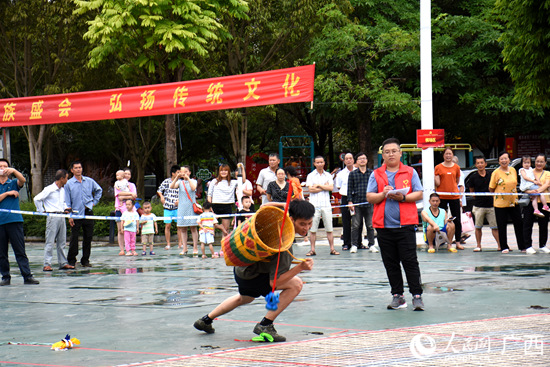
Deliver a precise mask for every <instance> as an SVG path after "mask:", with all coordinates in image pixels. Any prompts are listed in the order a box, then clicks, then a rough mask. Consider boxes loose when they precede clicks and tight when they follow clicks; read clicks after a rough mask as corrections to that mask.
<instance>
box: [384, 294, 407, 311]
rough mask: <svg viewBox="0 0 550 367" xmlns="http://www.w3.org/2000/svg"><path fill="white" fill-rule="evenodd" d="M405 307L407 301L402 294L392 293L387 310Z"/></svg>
mask: <svg viewBox="0 0 550 367" xmlns="http://www.w3.org/2000/svg"><path fill="white" fill-rule="evenodd" d="M405 307H407V301H405V297H403V295H402V294H394V295H393V299H392V300H391V303H390V304H389V305H388V310H397V309H400V308H405Z"/></svg>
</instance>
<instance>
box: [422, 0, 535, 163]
mask: <svg viewBox="0 0 550 367" xmlns="http://www.w3.org/2000/svg"><path fill="white" fill-rule="evenodd" d="M492 6H493V2H492V1H491V0H468V1H457V2H453V3H448V2H445V1H441V2H437V3H436V5H435V6H434V19H433V21H432V33H433V42H432V52H433V88H434V126H437V127H439V128H444V129H445V131H446V135H447V140H448V141H450V142H456V141H460V142H464V143H470V144H473V145H474V146H476V147H478V148H479V149H480V150H481V151H483V152H484V153H485V154H487V155H490V153H491V150H493V149H498V148H499V146H500V147H501V148H502V147H503V145H504V137H505V135H513V134H514V133H515V132H516V131H529V130H530V128H531V127H530V126H529V125H530V124H529V123H528V121H529V120H535V121H537V120H540V119H541V118H542V116H543V110H542V108H540V107H536V106H533V105H532V104H523V103H522V102H521V101H520V100H518V99H517V98H514V83H513V82H512V80H511V79H510V76H509V75H508V73H506V71H505V69H504V62H503V57H502V44H500V43H499V38H500V37H501V35H502V32H503V27H502V24H501V23H500V22H499V20H498V18H496V17H495V16H494V14H493V9H492ZM418 87H419V85H418ZM520 121H521V122H522V123H521V124H519V122H520ZM518 128H519V129H518Z"/></svg>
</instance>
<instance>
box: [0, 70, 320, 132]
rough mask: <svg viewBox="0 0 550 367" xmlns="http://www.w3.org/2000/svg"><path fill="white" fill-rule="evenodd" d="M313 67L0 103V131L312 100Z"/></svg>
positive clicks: (11, 99)
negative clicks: (0, 116) (0, 128)
mask: <svg viewBox="0 0 550 367" xmlns="http://www.w3.org/2000/svg"><path fill="white" fill-rule="evenodd" d="M314 79H315V65H307V66H300V67H295V68H288V69H281V70H271V71H264V72H260V73H252V74H242V75H235V76H226V77H220V78H212V79H201V80H192V81H184V82H177V83H166V84H157V85H147V86H141V87H130V88H120V89H109V90H98V91H92V92H79V93H67V94H55V95H48V96H36V97H25V98H9V99H0V108H1V109H0V112H3V114H2V121H0V127H10V126H25V125H43V124H61V123H66V122H78V121H96V120H109V119H119V118H127V117H139V116H154V115H169V114H176V113H188V112H198V111H212V110H224V109H229V108H243V107H253V106H265V105H270V104H281V103H295V102H310V101H313V83H314Z"/></svg>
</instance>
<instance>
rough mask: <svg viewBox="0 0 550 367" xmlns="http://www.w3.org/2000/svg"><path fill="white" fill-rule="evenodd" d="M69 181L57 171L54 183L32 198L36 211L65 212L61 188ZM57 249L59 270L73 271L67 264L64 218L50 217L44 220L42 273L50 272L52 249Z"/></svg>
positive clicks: (64, 173) (67, 176)
mask: <svg viewBox="0 0 550 367" xmlns="http://www.w3.org/2000/svg"><path fill="white" fill-rule="evenodd" d="M68 179H69V173H68V172H67V171H65V170H64V169H59V170H57V172H56V173H55V182H54V183H52V184H51V185H49V186H46V187H45V188H44V190H42V192H41V193H40V194H38V195H36V196H35V197H34V205H36V210H38V211H39V212H41V213H44V212H45V213H51V214H63V213H64V212H65V189H64V188H63V186H65V184H66V183H67V180H68ZM54 242H55V244H56V247H57V262H58V263H59V269H74V266H73V265H69V264H68V263H67V258H66V257H65V244H66V242H67V225H66V224H65V218H64V217H50V216H48V218H47V219H46V246H45V247H44V268H43V270H44V271H52V270H53V269H52V248H53V244H54Z"/></svg>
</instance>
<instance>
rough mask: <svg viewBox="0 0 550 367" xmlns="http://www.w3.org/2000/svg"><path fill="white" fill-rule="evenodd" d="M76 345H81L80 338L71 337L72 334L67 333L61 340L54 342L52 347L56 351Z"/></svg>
mask: <svg viewBox="0 0 550 367" xmlns="http://www.w3.org/2000/svg"><path fill="white" fill-rule="evenodd" d="M75 345H80V340H78V339H77V338H71V336H70V335H69V334H67V335H66V336H65V338H64V339H61V341H59V342H57V343H53V344H52V349H53V350H55V351H60V350H61V351H62V350H68V349H71V348H72V347H73V346H75Z"/></svg>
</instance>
